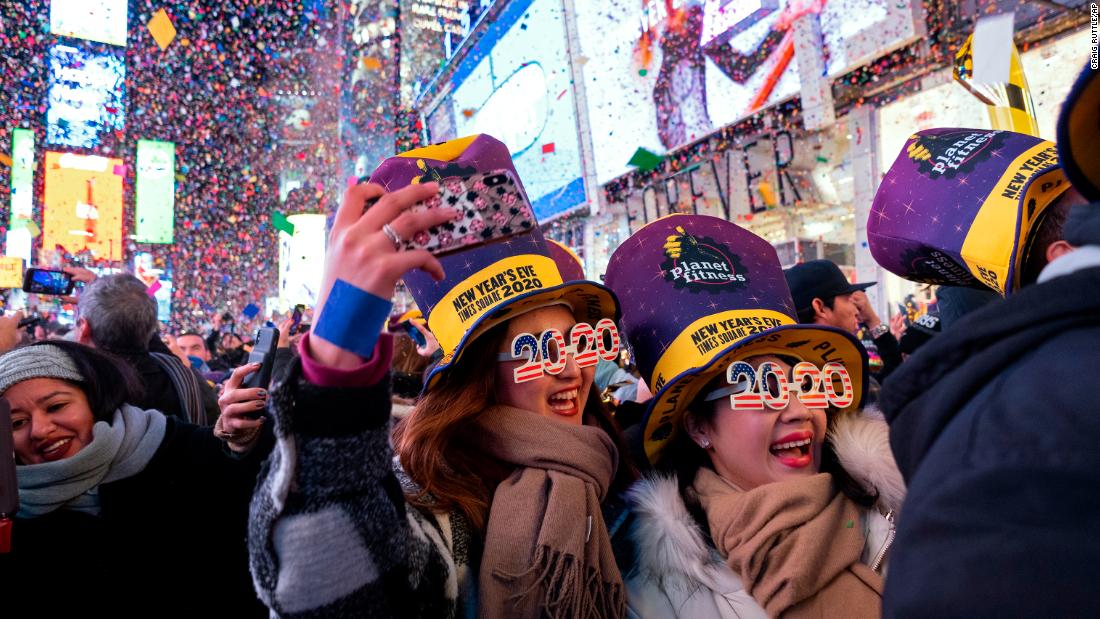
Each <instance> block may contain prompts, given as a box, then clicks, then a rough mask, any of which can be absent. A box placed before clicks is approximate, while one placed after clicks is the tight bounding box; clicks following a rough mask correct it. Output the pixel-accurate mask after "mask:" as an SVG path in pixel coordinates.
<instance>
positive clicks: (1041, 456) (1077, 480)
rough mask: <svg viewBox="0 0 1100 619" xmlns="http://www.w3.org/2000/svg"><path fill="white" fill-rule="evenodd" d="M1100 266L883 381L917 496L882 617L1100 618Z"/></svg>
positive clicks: (933, 347)
mask: <svg viewBox="0 0 1100 619" xmlns="http://www.w3.org/2000/svg"><path fill="white" fill-rule="evenodd" d="M1098 370H1100V268H1097V267H1094V268H1089V269H1085V270H1082V271H1078V272H1076V273H1073V274H1070V275H1066V276H1063V277H1059V278H1056V279H1053V280H1051V281H1049V282H1046V283H1043V284H1037V285H1034V286H1031V287H1029V288H1025V289H1023V290H1021V291H1020V292H1019V293H1017V294H1015V295H1013V296H1012V297H1010V298H1008V299H1005V300H1002V301H997V302H994V303H991V304H990V305H988V306H986V307H984V308H982V309H980V310H978V311H975V312H973V313H972V314H969V315H967V316H966V317H965V318H963V319H961V320H960V321H959V322H958V323H956V324H955V325H954V326H953V327H951V328H949V329H948V330H946V331H944V332H943V333H942V334H941V335H940V336H939V337H936V338H935V339H933V340H932V341H931V342H929V343H928V344H926V345H925V346H924V347H922V348H921V349H920V350H919V351H918V352H917V353H916V354H915V355H914V356H913V357H911V358H910V359H909V360H908V361H907V362H906V363H904V364H903V365H902V366H901V368H899V369H898V370H897V371H896V372H895V373H894V374H893V375H892V376H891V377H890V378H889V379H888V380H887V381H886V383H885V385H884V386H883V390H882V394H881V402H880V403H881V406H882V409H883V412H884V413H885V415H886V419H887V421H889V423H890V435H891V439H890V442H891V447H892V448H893V450H894V455H895V457H896V458H897V463H898V467H899V469H900V470H901V472H902V475H904V477H905V479H906V482H907V483H908V485H909V494H908V498H907V500H906V502H905V505H904V507H903V508H902V511H901V514H900V517H899V518H898V528H897V539H896V541H895V545H894V548H893V550H892V553H891V554H892V559H891V564H890V573H889V576H888V578H887V581H886V590H885V594H884V597H883V614H884V616H886V617H922V618H923V617H1070V616H1074V617H1078V616H1089V617H1097V616H1100V587H1098V586H1097V583H1100V448H1098V447H1100V442H1098V439H1100V402H1098V398H1097V397H1096V395H1095V394H1094V393H1093V391H1092V389H1093V388H1096V387H1100V374H1098Z"/></svg>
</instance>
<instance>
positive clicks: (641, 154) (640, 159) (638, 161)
mask: <svg viewBox="0 0 1100 619" xmlns="http://www.w3.org/2000/svg"><path fill="white" fill-rule="evenodd" d="M664 160H665V158H664V157H662V156H661V155H658V154H657V153H651V152H649V151H648V150H646V149H644V148H640V147H639V148H638V150H636V151H634V156H633V157H631V158H630V161H628V162H627V165H632V166H634V167H636V168H638V169H639V170H641V171H643V172H648V171H650V170H653V169H656V168H657V166H659V165H661V162H662V161H664Z"/></svg>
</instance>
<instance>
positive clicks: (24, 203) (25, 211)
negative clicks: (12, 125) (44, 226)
mask: <svg viewBox="0 0 1100 619" xmlns="http://www.w3.org/2000/svg"><path fill="white" fill-rule="evenodd" d="M33 216H34V132H33V131H31V130H30V129H14V130H13V131H12V132H11V221H10V222H9V223H8V234H7V244H6V247H5V253H6V254H7V255H9V256H19V257H21V258H23V259H24V260H26V261H28V262H29V261H30V259H31V239H32V235H31V231H30V230H29V229H28V223H29V222H30V221H31V218H32V217H33Z"/></svg>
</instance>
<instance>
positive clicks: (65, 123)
mask: <svg viewBox="0 0 1100 619" xmlns="http://www.w3.org/2000/svg"><path fill="white" fill-rule="evenodd" d="M49 64H50V83H49V91H48V94H47V103H48V107H47V111H46V124H47V127H46V141H47V142H49V143H50V144H59V145H64V146H74V147H77V148H95V147H96V146H97V145H98V144H99V143H100V140H101V139H102V138H103V136H104V134H105V133H107V132H110V131H114V130H118V129H122V128H123V125H124V124H125V116H126V110H125V102H124V98H125V85H126V66H125V63H124V62H123V59H122V58H120V57H118V56H114V55H111V54H96V53H92V52H88V51H84V50H81V49H77V48H75V47H71V46H68V45H60V44H59V45H54V46H53V47H51V48H50V52H49Z"/></svg>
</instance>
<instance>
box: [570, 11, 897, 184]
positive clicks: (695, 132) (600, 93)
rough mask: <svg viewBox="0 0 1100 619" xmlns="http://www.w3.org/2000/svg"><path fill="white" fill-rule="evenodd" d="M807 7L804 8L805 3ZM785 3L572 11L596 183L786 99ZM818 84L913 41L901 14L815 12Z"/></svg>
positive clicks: (788, 34)
mask: <svg viewBox="0 0 1100 619" xmlns="http://www.w3.org/2000/svg"><path fill="white" fill-rule="evenodd" d="M815 5H816V3H815ZM815 5H811V4H810V3H806V2H798V1H795V0H705V1H702V2H696V1H688V0H604V1H602V2H577V3H576V4H575V6H576V9H577V33H578V38H579V40H580V47H581V54H582V58H581V59H580V64H581V65H582V66H581V70H582V72H583V75H584V78H585V82H584V84H585V98H586V103H585V104H586V106H587V109H588V118H589V126H590V127H591V131H592V136H593V137H592V143H593V150H594V152H593V155H594V158H595V165H596V178H597V180H598V182H600V183H605V182H607V181H609V180H611V179H613V178H615V177H617V176H620V175H622V174H624V173H626V172H627V171H629V170H630V166H629V165H628V163H627V162H629V161H630V158H631V155H633V154H634V152H635V151H636V150H637V149H638V148H639V147H642V148H645V149H646V150H649V151H651V152H655V153H664V152H667V151H669V150H672V149H675V148H678V147H681V146H684V145H686V144H690V143H691V142H694V141H696V140H699V139H702V138H703V137H705V136H707V135H708V134H710V133H712V132H714V131H715V130H717V129H719V128H721V127H723V126H726V125H729V124H732V123H735V122H737V121H738V120H740V119H742V118H745V117H746V116H749V115H751V114H752V113H753V111H754V110H756V109H759V108H761V107H769V106H772V105H774V104H776V103H778V102H781V101H784V100H787V99H790V98H792V97H794V96H796V95H798V93H799V90H800V88H801V83H800V80H799V76H798V62H797V61H796V59H795V58H794V37H793V32H792V29H791V28H790V23H791V21H792V20H793V19H795V18H797V17H798V16H799V15H800V14H802V13H804V12H805V11H806V10H807V7H808V6H815ZM820 5H821V8H820V14H819V20H820V25H821V36H822V47H823V48H824V49H825V52H826V58H827V65H826V69H827V73H828V75H829V76H830V77H836V76H838V75H842V74H844V73H846V72H848V71H850V70H852V69H853V68H855V67H857V66H859V65H860V64H862V63H865V62H867V61H868V60H870V59H872V58H874V57H877V56H879V55H881V54H884V53H886V52H887V51H890V50H891V49H895V48H897V47H898V46H900V45H903V44H905V43H907V42H910V41H913V40H915V39H916V37H917V30H916V28H917V25H916V20H915V18H914V16H913V10H912V7H911V4H910V2H908V1H904V0H902V1H899V0H829V2H825V3H820Z"/></svg>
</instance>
